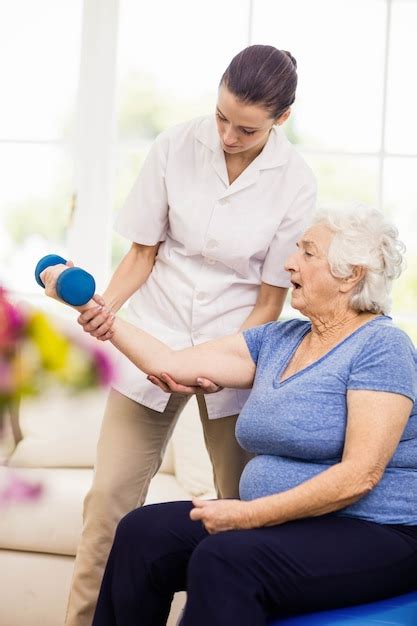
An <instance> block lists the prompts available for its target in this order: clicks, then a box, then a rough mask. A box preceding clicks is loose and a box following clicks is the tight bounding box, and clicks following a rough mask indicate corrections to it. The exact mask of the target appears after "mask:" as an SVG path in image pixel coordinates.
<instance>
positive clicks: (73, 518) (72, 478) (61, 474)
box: [0, 468, 190, 555]
mask: <svg viewBox="0 0 417 626" xmlns="http://www.w3.org/2000/svg"><path fill="white" fill-rule="evenodd" d="M0 471H1V474H4V473H5V472H6V471H7V470H6V469H5V468H0ZM15 471H17V470H15ZM1 474H0V478H1ZM19 475H21V476H23V477H25V479H26V480H29V481H31V482H33V483H41V484H42V485H43V494H42V496H41V498H40V499H38V500H35V501H30V502H18V503H13V504H10V505H8V506H4V508H2V511H1V515H0V549H9V550H28V551H33V552H48V553H51V554H68V555H74V554H75V551H76V547H77V543H78V540H79V537H80V533H81V527H82V504H83V499H84V496H85V494H86V493H87V491H88V489H89V487H90V484H91V481H92V478H93V471H92V469H74V468H72V469H63V468H59V469H56V468H55V469H52V468H48V469H38V468H31V469H25V470H19ZM189 499H190V495H189V493H187V492H186V491H185V490H184V489H183V488H182V487H181V486H180V485H179V484H178V482H177V481H176V480H175V477H174V476H173V475H172V474H164V473H161V472H159V473H158V474H157V475H156V476H155V477H154V478H153V480H152V482H151V485H150V488H149V493H148V497H147V499H146V503H147V504H151V503H155V502H161V501H170V500H189Z"/></svg>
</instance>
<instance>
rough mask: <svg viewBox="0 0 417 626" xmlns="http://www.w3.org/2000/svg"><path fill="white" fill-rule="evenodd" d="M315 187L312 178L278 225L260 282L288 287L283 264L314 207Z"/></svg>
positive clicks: (302, 188)
mask: <svg viewBox="0 0 417 626" xmlns="http://www.w3.org/2000/svg"><path fill="white" fill-rule="evenodd" d="M316 195H317V186H316V181H315V179H314V176H313V175H311V178H310V179H309V181H308V182H307V183H306V184H304V185H303V187H301V189H300V190H299V192H298V194H297V195H296V197H295V199H294V202H293V203H292V205H291V207H290V209H289V211H288V212H287V214H286V215H285V216H284V219H283V220H282V222H281V223H280V225H279V227H278V229H277V231H276V233H275V235H274V238H273V240H272V242H271V245H270V246H269V249H268V252H267V254H266V257H265V261H264V264H263V268H262V282H264V283H268V285H274V286H275V287H290V284H291V283H290V278H289V274H288V272H286V271H285V269H284V263H285V260H286V258H287V257H288V255H289V254H292V253H293V252H294V250H295V244H296V241H297V240H298V239H299V237H300V235H301V233H302V232H303V231H304V230H305V227H306V225H307V223H308V221H309V219H310V218H311V214H312V211H313V209H314V207H315V203H316Z"/></svg>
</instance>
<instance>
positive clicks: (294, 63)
mask: <svg viewBox="0 0 417 626" xmlns="http://www.w3.org/2000/svg"><path fill="white" fill-rule="evenodd" d="M281 52H283V53H284V54H286V55H287V57H288V58H289V59H291V61H292V64H293V65H294V67H295V69H297V61H296V59H295V57H293V55H292V54H291V52H288V50H281Z"/></svg>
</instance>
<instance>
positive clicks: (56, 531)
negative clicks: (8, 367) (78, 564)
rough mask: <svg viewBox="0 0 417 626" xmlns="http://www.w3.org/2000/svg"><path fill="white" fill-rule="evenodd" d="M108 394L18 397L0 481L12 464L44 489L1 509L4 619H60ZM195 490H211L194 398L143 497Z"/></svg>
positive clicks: (52, 625)
mask: <svg viewBox="0 0 417 626" xmlns="http://www.w3.org/2000/svg"><path fill="white" fill-rule="evenodd" d="M106 393H107V392H106V390H105V389H99V390H94V391H88V392H84V393H82V394H76V395H74V394H73V395H69V394H68V393H66V392H65V391H63V390H57V389H50V390H49V391H45V393H44V394H42V395H41V396H40V397H38V398H36V399H33V400H25V401H23V402H22V403H21V406H20V408H19V411H18V412H16V414H14V415H12V416H11V420H10V428H9V433H10V434H9V438H8V444H9V445H8V451H7V454H6V456H7V459H6V464H7V465H8V466H9V467H8V468H6V467H1V468H0V481H1V480H5V473H6V472H9V471H13V472H16V473H18V475H19V476H23V477H25V479H26V480H28V481H30V482H32V483H35V484H36V483H39V484H41V486H42V493H41V496H40V498H39V499H37V500H34V501H28V502H14V503H9V504H7V505H3V506H2V507H1V510H0V598H1V602H0V624H1V626H60V625H62V624H63V623H64V616H65V609H66V602H67V596H68V591H69V587H70V581H71V575H72V569H73V563H74V555H75V552H76V549H77V543H78V541H79V537H80V533H81V528H82V504H83V499H84V496H85V494H86V492H87V490H88V489H89V486H90V484H91V481H92V476H93V464H94V456H95V447H96V441H97V438H98V433H99V429H100V421H101V418H102V415H103V408H104V404H105V399H106ZM4 442H5V438H4V437H3V444H4ZM10 443H12V445H10ZM3 447H4V446H3ZM193 495H198V496H201V497H206V498H211V497H214V495H215V491H214V487H213V482H212V473H211V466H210V462H209V459H208V455H207V452H206V450H205V447H204V442H203V435H202V429H201V424H200V421H199V417H198V412H197V405H196V401H195V398H193V397H191V398H190V400H189V402H188V404H187V406H186V408H185V410H184V412H183V414H182V415H181V417H180V419H179V421H178V423H177V425H176V428H175V431H174V434H173V436H172V439H171V441H170V443H169V445H168V447H167V450H166V453H165V457H164V460H163V463H162V466H161V468H160V470H159V471H158V473H157V474H156V476H155V477H154V478H153V480H152V483H151V486H150V490H149V494H148V497H147V500H146V502H147V503H154V502H162V501H169V500H178V499H187V500H188V499H190V498H191V497H192V496H193ZM183 602H184V594H177V595H176V597H175V599H174V603H173V608H172V611H171V615H170V618H169V622H168V624H169V626H174V624H175V623H176V621H177V616H178V613H179V611H180V608H181V606H182V604H183Z"/></svg>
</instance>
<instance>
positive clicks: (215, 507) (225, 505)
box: [190, 498, 257, 535]
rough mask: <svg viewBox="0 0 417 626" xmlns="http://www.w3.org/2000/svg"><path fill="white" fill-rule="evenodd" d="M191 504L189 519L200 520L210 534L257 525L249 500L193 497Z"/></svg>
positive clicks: (245, 528)
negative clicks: (192, 506)
mask: <svg viewBox="0 0 417 626" xmlns="http://www.w3.org/2000/svg"><path fill="white" fill-rule="evenodd" d="M193 505H194V508H193V509H192V510H191V512H190V517H191V519H192V520H194V521H198V520H200V521H201V522H202V524H203V526H204V527H205V529H206V530H207V532H208V533H210V534H211V535H212V534H214V533H220V532H223V531H225V530H247V529H248V528H256V526H257V525H256V522H255V519H254V514H253V509H252V507H251V503H250V502H242V500H228V499H226V500H201V499H200V498H193Z"/></svg>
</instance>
